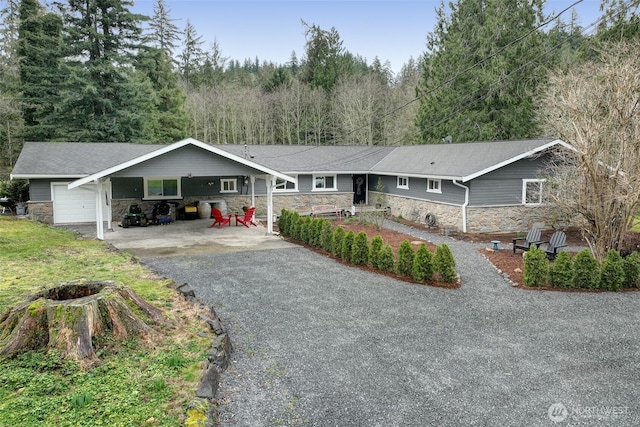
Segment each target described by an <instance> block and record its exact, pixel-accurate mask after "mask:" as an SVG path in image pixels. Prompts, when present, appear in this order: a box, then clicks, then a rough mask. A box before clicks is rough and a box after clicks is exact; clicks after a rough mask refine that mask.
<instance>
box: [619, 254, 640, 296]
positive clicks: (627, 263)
mask: <svg viewBox="0 0 640 427" xmlns="http://www.w3.org/2000/svg"><path fill="white" fill-rule="evenodd" d="M622 269H623V270H624V287H625V288H637V287H638V285H640V252H632V253H631V254H630V255H629V256H627V257H626V258H623V260H622Z"/></svg>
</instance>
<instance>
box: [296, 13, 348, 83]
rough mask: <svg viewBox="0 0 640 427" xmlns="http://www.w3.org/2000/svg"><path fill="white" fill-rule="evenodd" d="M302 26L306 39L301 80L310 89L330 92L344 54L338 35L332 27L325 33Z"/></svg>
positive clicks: (314, 28)
mask: <svg viewBox="0 0 640 427" xmlns="http://www.w3.org/2000/svg"><path fill="white" fill-rule="evenodd" d="M302 26H303V27H304V28H305V37H306V39H307V43H306V58H305V62H304V72H303V73H304V74H303V80H304V81H305V82H307V83H309V84H310V85H311V87H312V88H322V89H324V90H325V91H327V92H330V91H331V90H332V89H333V87H334V86H335V84H336V82H337V81H338V78H339V77H340V64H341V57H342V55H343V54H344V48H343V47H342V40H341V39H340V34H338V31H337V30H336V29H335V28H333V27H332V28H331V30H329V31H326V30H323V29H321V28H320V27H319V26H318V25H315V24H314V25H309V24H307V23H306V22H304V21H302Z"/></svg>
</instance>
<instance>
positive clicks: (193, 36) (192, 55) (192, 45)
mask: <svg viewBox="0 0 640 427" xmlns="http://www.w3.org/2000/svg"><path fill="white" fill-rule="evenodd" d="M203 44H204V41H203V40H202V36H200V35H199V34H198V31H197V30H196V27H194V26H193V24H191V21H189V20H187V25H186V27H185V29H184V40H183V42H182V46H183V48H182V52H181V53H180V55H179V56H178V64H179V67H180V73H181V74H182V78H183V80H184V81H185V83H186V85H187V87H189V86H190V85H192V84H193V83H194V81H193V80H194V78H195V77H196V74H197V73H198V72H199V71H200V67H201V66H202V61H203V58H204V51H203V50H202V45H203Z"/></svg>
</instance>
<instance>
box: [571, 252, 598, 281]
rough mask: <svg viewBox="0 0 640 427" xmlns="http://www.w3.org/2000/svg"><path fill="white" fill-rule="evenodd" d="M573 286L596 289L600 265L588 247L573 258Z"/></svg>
mask: <svg viewBox="0 0 640 427" xmlns="http://www.w3.org/2000/svg"><path fill="white" fill-rule="evenodd" d="M573 272H574V276H573V287H574V288H582V289H596V288H597V287H598V285H599V283H600V266H599V265H598V261H597V260H596V259H595V258H594V257H593V255H592V254H591V251H590V250H589V249H583V250H582V251H580V252H578V254H577V255H576V256H575V257H574V258H573Z"/></svg>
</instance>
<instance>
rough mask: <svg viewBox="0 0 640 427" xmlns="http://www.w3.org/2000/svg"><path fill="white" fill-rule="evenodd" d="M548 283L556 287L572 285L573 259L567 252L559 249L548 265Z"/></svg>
mask: <svg viewBox="0 0 640 427" xmlns="http://www.w3.org/2000/svg"><path fill="white" fill-rule="evenodd" d="M549 284H550V285H551V286H555V287H557V288H570V287H572V286H573V261H572V260H571V256H570V255H569V253H568V252H565V251H560V253H558V255H557V256H556V259H555V260H554V261H553V263H552V264H551V265H550V266H549Z"/></svg>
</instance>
